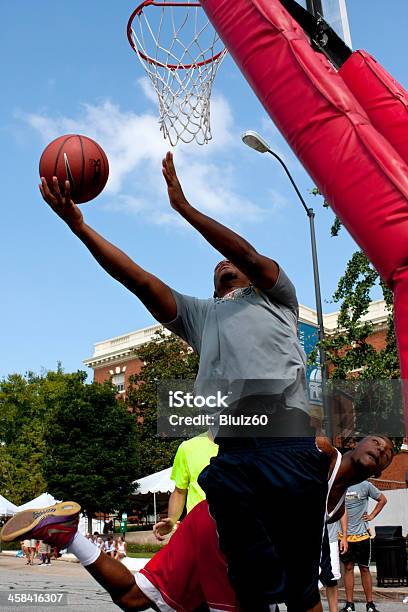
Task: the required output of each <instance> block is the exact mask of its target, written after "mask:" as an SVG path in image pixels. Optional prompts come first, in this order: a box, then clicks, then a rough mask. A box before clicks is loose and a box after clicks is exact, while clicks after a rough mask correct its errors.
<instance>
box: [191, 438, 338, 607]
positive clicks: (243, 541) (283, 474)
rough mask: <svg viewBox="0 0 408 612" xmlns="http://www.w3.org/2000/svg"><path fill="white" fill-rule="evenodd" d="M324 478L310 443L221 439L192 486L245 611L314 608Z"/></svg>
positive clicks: (323, 459) (323, 460) (325, 463)
mask: <svg viewBox="0 0 408 612" xmlns="http://www.w3.org/2000/svg"><path fill="white" fill-rule="evenodd" d="M328 470H329V459H328V457H327V455H325V454H324V453H322V452H320V451H319V449H318V448H317V447H316V443H315V439H314V438H245V439H240V440H235V441H233V440H231V439H229V440H228V441H227V442H226V441H223V440H222V439H220V448H219V453H218V455H217V457H213V458H212V459H211V462H210V465H208V466H207V467H206V468H205V469H204V470H203V471H202V472H201V474H200V476H199V479H198V482H199V484H200V486H201V487H202V488H203V489H204V491H205V493H206V495H207V501H208V505H209V509H210V513H211V515H212V517H213V518H214V519H215V521H216V523H217V531H218V536H219V543H220V548H221V550H222V552H223V553H224V554H225V556H226V559H227V563H228V576H229V579H230V582H231V585H232V586H233V588H234V590H235V592H236V594H237V597H238V600H239V601H240V603H241V605H242V606H243V607H244V608H245V609H247V610H251V611H253V610H256V612H264V611H265V612H269V604H272V603H282V602H285V603H286V605H287V607H288V610H291V611H292V612H303V611H306V610H308V609H310V608H312V607H313V606H315V605H316V604H317V603H318V602H319V601H320V595H319V589H318V579H319V562H320V555H321V546H322V536H323V527H324V514H325V509H326V496H327V476H328Z"/></svg>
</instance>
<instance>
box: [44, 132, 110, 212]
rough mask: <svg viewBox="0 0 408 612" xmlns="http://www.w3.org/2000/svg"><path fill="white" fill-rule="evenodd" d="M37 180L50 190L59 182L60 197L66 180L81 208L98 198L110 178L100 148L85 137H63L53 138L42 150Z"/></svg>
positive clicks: (74, 199)
mask: <svg viewBox="0 0 408 612" xmlns="http://www.w3.org/2000/svg"><path fill="white" fill-rule="evenodd" d="M40 176H43V177H44V178H45V179H46V180H47V183H48V186H49V187H51V186H52V177H53V176H56V177H57V178H58V183H59V186H60V189H61V191H62V193H64V191H63V190H64V184H65V181H66V180H68V181H69V182H70V184H71V197H72V199H73V201H74V202H77V203H78V204H81V203H83V202H89V200H93V199H94V198H96V196H97V195H99V194H100V193H101V191H102V189H103V188H104V187H105V185H106V181H107V180H108V176H109V162H108V158H107V157H106V155H105V152H104V150H103V149H102V147H100V146H99V145H98V143H96V142H95V141H94V140H92V139H91V138H88V137H87V136H80V135H78V134H66V135H65V136H60V137H59V138H56V139H55V140H53V141H52V142H50V144H49V145H48V146H47V147H46V148H45V149H44V151H43V154H42V155H41V159H40Z"/></svg>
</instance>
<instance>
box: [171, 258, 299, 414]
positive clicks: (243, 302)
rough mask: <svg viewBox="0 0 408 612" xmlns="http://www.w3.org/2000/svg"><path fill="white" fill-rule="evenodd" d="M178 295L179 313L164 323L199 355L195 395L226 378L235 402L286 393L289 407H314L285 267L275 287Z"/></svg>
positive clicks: (231, 398) (295, 305)
mask: <svg viewBox="0 0 408 612" xmlns="http://www.w3.org/2000/svg"><path fill="white" fill-rule="evenodd" d="M173 295H174V298H175V300H176V303H177V318H176V319H175V320H174V321H171V322H170V323H167V324H165V327H167V328H168V329H169V330H170V331H172V332H174V333H175V334H177V335H178V336H180V337H181V338H183V340H185V341H186V342H187V343H188V344H189V345H190V346H191V347H192V348H193V349H194V350H195V351H196V352H197V353H198V354H199V355H200V365H199V371H198V375H197V379H196V384H195V392H196V394H202V395H206V394H207V395H208V394H209V391H210V390H211V389H213V390H214V389H215V388H216V387H217V385H219V384H221V382H222V381H224V383H225V382H226V383H227V385H229V386H228V388H229V389H230V397H229V403H230V404H231V403H233V402H234V401H235V400H236V399H238V398H240V397H246V396H249V395H262V394H265V395H269V394H273V395H275V394H276V395H279V394H284V398H285V403H286V406H288V407H291V408H300V409H301V410H303V411H304V412H306V413H308V412H309V402H308V398H307V391H306V374H305V373H306V356H305V353H304V351H303V349H302V347H301V346H300V343H299V340H298V337H297V320H298V301H297V298H296V291H295V288H294V286H293V284H292V283H291V281H290V280H289V279H288V277H287V276H286V274H285V272H284V271H283V270H282V269H280V272H279V277H278V279H277V281H276V283H275V285H274V286H273V288H272V289H267V290H260V289H258V288H255V287H253V286H251V287H248V288H245V289H239V290H235V291H234V293H233V296H232V297H230V298H210V299H198V298H194V297H190V296H187V295H182V294H180V293H178V292H177V291H174V290H173Z"/></svg>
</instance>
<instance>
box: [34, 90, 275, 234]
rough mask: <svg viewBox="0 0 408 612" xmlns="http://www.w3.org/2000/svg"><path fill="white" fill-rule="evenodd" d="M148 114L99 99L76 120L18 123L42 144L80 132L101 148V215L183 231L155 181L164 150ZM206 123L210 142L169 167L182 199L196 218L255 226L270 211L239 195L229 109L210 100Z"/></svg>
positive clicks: (37, 117) (39, 118)
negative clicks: (112, 213) (115, 213)
mask: <svg viewBox="0 0 408 612" xmlns="http://www.w3.org/2000/svg"><path fill="white" fill-rule="evenodd" d="M139 85H140V87H141V88H142V91H143V92H144V93H145V95H146V97H147V98H148V99H149V100H150V101H152V102H153V97H152V96H151V90H150V84H149V83H148V81H147V80H146V79H140V80H139ZM155 105H156V102H155ZM155 111H156V108H155V109H154V112H153V111H152V112H150V111H148V112H143V113H140V114H137V113H135V112H131V111H123V110H121V108H120V107H119V106H118V105H117V104H114V103H113V102H111V101H109V100H106V101H104V102H101V103H100V104H95V105H93V104H84V105H83V106H82V108H81V112H80V113H79V114H78V115H77V116H76V117H68V116H55V117H50V116H49V115H48V114H47V115H45V114H34V113H31V114H28V115H24V116H23V120H24V121H25V122H26V123H28V124H29V125H30V126H31V127H32V128H33V129H34V130H35V131H37V132H38V133H39V134H40V135H41V137H42V139H43V141H44V143H47V142H49V141H50V140H52V139H53V138H56V137H58V136H60V135H61V134H64V133H80V134H86V135H87V136H89V137H91V138H94V139H95V140H96V141H97V142H99V143H100V145H101V146H102V147H103V148H104V150H105V151H106V153H107V155H108V158H109V164H110V177H109V181H108V184H107V186H106V188H105V191H104V194H103V196H104V206H105V208H106V209H109V210H121V211H123V212H127V213H129V214H140V212H141V211H143V218H144V219H145V220H148V221H149V222H151V223H155V224H157V223H158V224H169V225H171V226H173V227H174V226H184V227H185V226H186V224H185V222H184V221H183V220H182V219H179V218H178V216H177V215H176V214H175V213H173V211H172V210H171V209H170V208H169V203H168V199H167V192H166V187H165V183H164V180H163V178H162V175H161V159H162V157H163V155H164V154H165V152H166V150H167V149H168V148H169V145H168V141H165V140H164V139H163V136H162V134H161V132H160V131H159V123H158V117H157V115H156V114H155ZM211 121H212V127H213V134H214V140H213V141H212V142H211V143H210V144H209V145H207V146H202V147H199V146H197V145H196V144H191V145H184V144H181V145H180V146H178V147H177V153H176V155H175V161H176V167H177V171H178V173H179V176H180V179H181V181H182V184H183V188H184V191H185V193H186V196H187V197H188V199H189V200H190V201H191V202H192V203H193V204H196V205H197V207H198V208H199V209H200V210H202V211H203V212H206V213H208V214H210V215H213V216H214V217H216V218H217V219H220V220H224V221H228V222H229V224H233V225H238V226H240V225H241V224H242V223H245V222H259V221H262V219H263V218H264V217H265V215H266V214H270V211H271V209H270V208H269V207H268V206H266V207H265V209H263V208H261V207H260V206H258V205H256V204H254V203H252V202H251V201H249V200H248V199H246V198H245V197H243V196H242V195H240V181H239V164H240V159H239V151H240V148H241V145H240V143H239V138H238V139H237V138H236V137H235V132H237V129H236V127H235V124H234V118H233V115H232V111H231V108H230V106H229V104H228V102H227V100H226V99H225V98H224V97H223V96H221V95H214V96H213V99H212V113H211ZM232 151H234V155H231V153H232ZM231 160H233V162H234V165H232V162H231Z"/></svg>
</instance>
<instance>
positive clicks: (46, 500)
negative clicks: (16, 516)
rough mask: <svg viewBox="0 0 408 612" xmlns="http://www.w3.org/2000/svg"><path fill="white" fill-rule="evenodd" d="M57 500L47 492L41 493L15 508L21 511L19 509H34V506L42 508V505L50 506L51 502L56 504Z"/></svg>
mask: <svg viewBox="0 0 408 612" xmlns="http://www.w3.org/2000/svg"><path fill="white" fill-rule="evenodd" d="M57 501H58V500H56V499H54V497H53V496H52V495H50V494H49V493H42V494H41V495H39V496H38V497H36V498H35V499H32V500H31V501H29V502H27V503H26V504H22V505H21V506H19V507H18V508H17V510H18V511H19V512H21V510H34V509H36V508H42V507H43V506H52V505H53V504H56V503H57Z"/></svg>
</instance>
